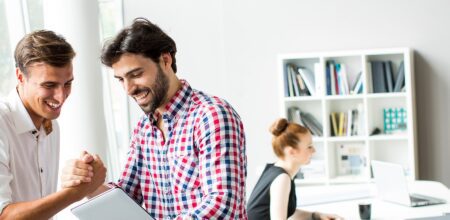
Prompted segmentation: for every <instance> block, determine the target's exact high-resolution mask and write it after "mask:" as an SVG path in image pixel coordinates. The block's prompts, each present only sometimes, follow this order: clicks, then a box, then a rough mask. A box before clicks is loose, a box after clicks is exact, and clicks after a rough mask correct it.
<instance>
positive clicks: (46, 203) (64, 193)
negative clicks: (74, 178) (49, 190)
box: [0, 189, 83, 220]
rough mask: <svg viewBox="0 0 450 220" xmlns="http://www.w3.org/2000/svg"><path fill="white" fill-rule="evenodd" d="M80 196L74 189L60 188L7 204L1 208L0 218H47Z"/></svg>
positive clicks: (36, 219)
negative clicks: (32, 198)
mask: <svg viewBox="0 0 450 220" xmlns="http://www.w3.org/2000/svg"><path fill="white" fill-rule="evenodd" d="M82 198H83V197H81V196H80V195H79V193H77V192H76V191H73V190H71V189H62V190H60V191H58V192H56V193H53V194H51V195H49V196H46V197H44V198H41V199H38V200H34V201H29V202H19V203H12V204H9V205H8V206H6V207H5V208H4V209H3V212H2V213H1V215H0V220H9V219H14V220H22V219H33V220H40V219H43V220H47V219H49V218H51V217H52V216H54V215H55V214H56V213H58V212H59V211H61V210H63V209H64V208H66V207H67V206H69V205H70V204H72V203H74V202H76V201H78V200H80V199H82Z"/></svg>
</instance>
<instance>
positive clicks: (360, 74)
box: [278, 48, 418, 185]
mask: <svg viewBox="0 0 450 220" xmlns="http://www.w3.org/2000/svg"><path fill="white" fill-rule="evenodd" d="M278 63H279V64H278V65H279V74H278V75H279V79H280V80H279V82H280V85H279V88H280V93H279V96H280V97H281V104H280V106H281V109H280V112H281V115H282V117H286V118H288V119H289V120H291V121H295V122H297V123H302V124H304V125H305V126H306V127H309V128H310V130H313V128H312V127H316V128H315V129H317V127H321V132H313V136H314V137H313V142H314V145H315V148H316V153H315V154H314V155H313V157H312V159H311V163H310V164H309V165H306V166H304V167H302V170H301V172H300V173H299V174H298V177H297V179H296V180H295V181H296V183H297V184H306V185H308V184H313V185H317V184H324V185H328V184H345V183H361V182H371V181H372V177H371V169H370V161H371V160H381V161H388V162H392V163H398V164H401V165H402V166H403V168H404V171H405V174H406V176H407V178H408V179H410V180H414V179H416V178H417V176H418V161H417V158H418V157H417V139H416V137H417V136H416V117H415V102H414V69H413V52H412V50H411V49H409V48H389V49H373V50H358V51H336V52H318V53H299V54H283V55H279V56H278ZM302 71H303V73H302ZM305 72H306V73H308V72H309V73H308V74H306V73H305ZM308 75H309V77H308ZM311 76H313V77H312V79H311ZM302 81H303V82H302ZM307 81H309V82H307ZM397 84H398V85H397ZM305 88H306V89H305ZM310 90H313V91H310ZM298 115H300V117H298ZM333 115H334V117H333ZM305 118H306V119H305ZM311 118H313V119H314V120H315V121H316V123H313V122H311ZM305 122H307V123H305ZM317 124H319V126H318V125H317ZM376 128H378V130H379V132H378V134H376V135H374V134H373V132H374V130H375V129H376ZM314 133H316V134H314Z"/></svg>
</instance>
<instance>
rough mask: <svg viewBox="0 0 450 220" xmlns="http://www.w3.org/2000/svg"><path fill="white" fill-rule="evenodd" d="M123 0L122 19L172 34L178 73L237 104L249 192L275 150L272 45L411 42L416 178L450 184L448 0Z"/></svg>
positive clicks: (300, 47)
mask: <svg viewBox="0 0 450 220" xmlns="http://www.w3.org/2000/svg"><path fill="white" fill-rule="evenodd" d="M124 7H125V8H124V12H125V24H129V23H130V22H131V20H132V19H133V18H135V17H138V16H144V17H147V18H149V19H150V20H151V21H154V22H155V23H156V24H158V25H160V27H161V28H162V29H164V30H166V31H167V32H168V34H169V35H171V36H172V37H173V38H174V40H175V41H176V42H177V45H178V50H179V53H178V56H177V59H178V65H179V76H181V77H182V78H186V79H188V80H189V82H191V84H192V85H193V87H194V88H197V89H201V90H204V91H206V92H208V93H211V94H214V95H217V96H220V97H223V98H226V99H227V100H228V101H229V102H230V103H231V104H232V105H233V106H234V107H235V108H236V110H237V111H238V112H239V113H240V115H241V117H242V119H243V121H244V126H245V130H246V135H247V152H248V181H247V185H248V189H249V190H248V192H250V189H251V188H252V187H253V185H254V184H255V182H256V180H257V179H256V176H255V172H256V169H257V167H258V166H263V165H264V163H266V162H271V161H273V160H274V156H273V153H272V150H271V146H270V133H269V132H268V127H269V125H270V124H271V122H272V121H274V120H275V119H276V118H277V117H278V116H279V115H280V112H279V107H278V103H279V102H280V97H278V90H279V89H280V88H278V82H277V80H278V77H277V54H280V53H292V52H310V51H324V50H325V51H331V50H349V49H371V48H386V47H411V48H413V49H414V50H415V51H416V54H415V70H416V71H415V72H416V104H417V116H418V120H417V122H418V123H417V125H418V132H419V137H418V138H419V164H420V178H421V179H433V180H438V181H441V182H443V183H445V184H446V185H447V186H450V172H448V171H447V172H446V171H445V167H448V166H450V162H447V158H448V157H449V155H450V150H449V147H448V145H449V142H450V138H449V136H450V135H449V122H450V120H449V117H448V113H449V106H450V104H448V97H449V96H448V95H449V93H450V91H449V85H450V74H449V70H450V62H448V60H450V53H449V51H450V45H449V43H448V39H450V24H449V21H450V13H448V11H449V8H450V1H447V0H428V1H422V0H396V1H392V0H366V1H360V0H335V1H325V0H316V1H306V0H301V1H299V0H292V1H288V0H280V1H270V0H258V1H257V0H246V1H242V0H241V1H238V0H225V1H221V0H215V1H207V0H199V1H189V2H185V1H156V0H151V1H149V0H129V1H124ZM131 114H132V115H133V116H134V117H135V115H137V114H140V112H139V111H138V110H135V111H133V112H132V113H131Z"/></svg>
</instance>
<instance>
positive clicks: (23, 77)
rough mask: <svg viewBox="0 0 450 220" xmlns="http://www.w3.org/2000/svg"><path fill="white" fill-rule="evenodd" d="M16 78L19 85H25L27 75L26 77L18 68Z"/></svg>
mask: <svg viewBox="0 0 450 220" xmlns="http://www.w3.org/2000/svg"><path fill="white" fill-rule="evenodd" d="M16 78H17V81H18V82H19V83H23V81H24V80H25V75H24V73H23V72H22V71H21V70H20V68H19V67H16Z"/></svg>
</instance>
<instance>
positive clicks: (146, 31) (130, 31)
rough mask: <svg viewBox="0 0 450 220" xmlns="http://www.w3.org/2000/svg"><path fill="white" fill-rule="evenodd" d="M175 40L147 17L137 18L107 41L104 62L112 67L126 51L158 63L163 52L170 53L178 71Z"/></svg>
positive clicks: (103, 54) (103, 52)
mask: <svg viewBox="0 0 450 220" xmlns="http://www.w3.org/2000/svg"><path fill="white" fill-rule="evenodd" d="M176 52H177V47H176V44H175V41H174V40H173V39H172V38H171V37H169V35H167V34H166V33H164V31H162V30H161V28H159V27H158V26H157V25H155V24H153V23H152V22H150V21H149V20H147V19H145V18H136V19H134V21H133V24H132V25H131V26H129V27H126V28H124V29H123V30H122V31H120V32H119V33H118V34H117V36H116V37H114V38H113V39H111V40H109V41H107V42H106V43H105V45H104V47H103V50H102V57H101V60H102V63H103V64H105V65H106V66H108V67H111V66H112V65H113V64H114V63H116V62H117V61H118V60H119V59H120V57H121V56H122V55H123V54H124V53H132V54H139V55H142V56H144V57H146V58H150V59H151V60H152V61H153V62H155V63H158V62H159V57H160V56H161V54H163V53H170V56H171V57H172V69H173V71H174V72H177V65H176V60H175V54H176Z"/></svg>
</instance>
